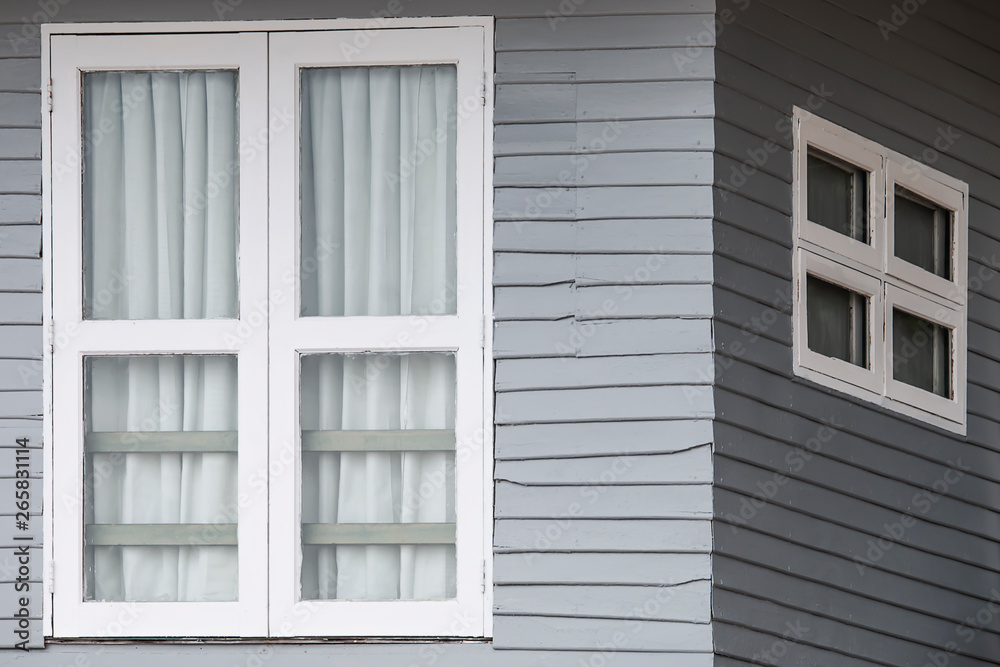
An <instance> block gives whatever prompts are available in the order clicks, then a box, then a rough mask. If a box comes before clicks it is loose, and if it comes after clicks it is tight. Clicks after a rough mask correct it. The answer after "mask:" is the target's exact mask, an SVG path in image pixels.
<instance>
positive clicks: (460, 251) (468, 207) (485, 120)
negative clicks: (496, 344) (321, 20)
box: [269, 25, 492, 637]
mask: <svg viewBox="0 0 1000 667" xmlns="http://www.w3.org/2000/svg"><path fill="white" fill-rule="evenodd" d="M491 44H492V30H489V29H488V26H486V25H480V26H463V27H452V28H425V29H420V30H400V31H391V32H384V33H378V34H374V35H371V36H369V35H367V34H366V33H364V32H361V31H350V30H344V31H330V32H323V33H316V32H274V33H271V34H270V54H271V57H270V92H271V115H272V117H277V116H279V115H286V114H288V113H292V114H294V116H295V119H296V120H295V123H294V124H293V126H292V127H290V128H288V129H287V130H286V131H283V132H277V133H273V134H272V136H271V154H270V159H271V168H270V173H271V189H270V244H269V246H270V275H271V288H272V297H275V298H272V314H271V317H270V359H271V382H270V391H271V403H270V407H271V431H270V442H271V469H272V471H274V470H277V469H279V468H280V469H281V470H282V473H281V474H272V477H271V480H270V496H271V511H270V517H271V524H270V525H271V542H270V563H271V570H270V571H271V578H270V634H271V636H275V637H295V636H316V635H319V636H327V637H345V636H347V637H356V636H392V637H412V636H418V637H419V636H424V637H427V636H451V637H455V636H458V637H482V636H484V634H485V633H486V632H487V627H486V618H487V616H488V610H487V608H486V604H487V596H486V589H487V587H486V586H485V585H484V581H485V580H484V577H485V576H487V573H486V572H485V567H486V561H487V560H488V549H489V542H490V540H491V535H490V532H491V531H490V530H488V526H490V525H491V521H485V520H484V516H486V515H485V514H484V509H486V508H488V510H489V515H490V516H491V515H492V508H491V500H490V498H489V495H490V494H489V493H488V492H487V490H488V489H489V487H488V486H487V484H488V477H487V476H486V475H484V472H485V470H486V468H487V463H488V462H489V461H490V460H491V456H490V455H489V451H488V448H491V438H490V437H489V436H488V435H487V434H486V431H487V430H489V428H488V426H487V425H488V424H489V421H484V417H485V418H486V419H489V417H488V415H489V412H487V411H486V410H485V408H484V406H485V405H486V403H487V401H488V400H490V397H491V392H490V390H489V388H490V386H491V385H490V383H491V378H490V377H489V371H488V370H487V367H488V366H489V363H488V359H487V358H486V357H485V356H484V335H485V330H484V326H486V324H487V322H486V320H485V319H484V313H486V312H489V310H488V309H487V308H486V305H487V303H488V301H487V299H488V296H487V285H488V284H489V281H488V280H487V278H488V275H489V273H488V267H487V265H486V263H485V262H484V241H485V233H486V230H487V229H488V221H489V219H490V218H489V217H484V212H485V211H486V210H487V204H488V202H489V201H490V197H489V193H490V188H491V183H490V180H491V179H490V176H489V174H490V171H489V169H488V168H487V167H486V165H488V160H489V154H488V153H487V152H486V149H485V147H486V146H487V143H486V137H487V136H488V132H489V128H490V123H491V119H490V118H489V117H488V115H487V113H486V107H485V103H486V100H485V99H484V93H485V91H484V85H486V82H487V78H486V74H485V72H491V71H492V64H491V63H489V62H488V61H487V60H486V58H487V54H489V53H491ZM360 47H363V48H360ZM445 63H453V64H455V65H456V66H457V84H458V95H457V102H458V109H456V113H457V114H458V136H457V142H458V143H457V149H456V152H457V178H458V189H457V192H458V206H457V217H458V219H457V223H458V224H457V259H458V266H457V281H458V285H457V290H456V293H457V298H458V303H457V312H456V314H455V315H442V316H435V315H428V316H402V317H299V315H298V313H299V312H300V307H299V304H300V295H299V279H298V276H299V262H300V258H299V248H300V244H299V234H300V229H299V227H300V226H299V214H298V205H299V200H300V197H299V145H298V144H299V99H300V97H299V93H300V91H299V86H300V70H301V68H303V67H337V66H351V67H357V66H378V65H419V64H445ZM485 256H488V252H487V254H486V255H485ZM289 276H291V277H292V279H291V280H289V278H288V277H289ZM276 289H277V290H284V291H283V292H281V294H280V298H277V297H276V296H275V290H276ZM406 351H451V352H454V353H455V359H456V381H457V384H458V386H457V390H456V396H457V401H458V404H457V407H456V421H455V431H456V434H455V435H456V441H457V452H456V485H457V491H456V493H457V502H456V512H457V527H456V553H457V598H456V599H454V600H436V601H414V600H403V601H400V600H391V601H358V600H306V601H303V600H300V571H301V564H302V555H301V544H300V537H301V531H300V518H299V517H300V504H301V503H300V490H301V482H300V476H301V475H300V472H301V471H300V464H301V443H300V436H299V424H298V415H299V404H298V394H299V359H300V355H302V354H307V353H309V354H311V353H323V352H328V353H337V352H375V353H378V352H383V353H393V352H406ZM289 460H291V461H293V463H292V464H291V465H288V461H289Z"/></svg>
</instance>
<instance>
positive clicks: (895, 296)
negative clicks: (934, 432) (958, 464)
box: [885, 284, 967, 423]
mask: <svg viewBox="0 0 1000 667" xmlns="http://www.w3.org/2000/svg"><path fill="white" fill-rule="evenodd" d="M894 308H895V309H897V310H902V311H905V312H907V313H910V314H911V315H916V316H917V317H921V318H923V319H925V320H927V321H929V322H933V323H935V324H939V325H941V326H943V327H945V328H947V329H950V330H951V332H952V333H951V360H950V362H951V364H950V365H951V378H950V380H951V386H952V389H953V396H952V398H945V397H944V396H938V395H937V394H934V393H931V392H929V391H925V390H923V389H920V388H918V387H914V386H912V385H909V384H907V383H905V382H900V381H899V380H896V379H895V378H893V375H892V361H893V349H892V344H893V331H892V326H893V317H892V311H893V309H894ZM885 341H886V343H885V345H886V354H885V377H886V395H887V396H888V397H889V398H890V399H892V400H894V401H899V402H900V403H905V404H907V405H910V406H913V407H915V408H918V409H920V410H925V411H927V412H929V413H932V414H937V415H941V416H942V417H944V418H946V419H949V420H951V421H953V422H956V423H961V422H963V421H964V419H965V408H966V387H965V382H966V342H967V331H966V322H965V315H964V313H963V312H962V310H961V309H959V308H955V307H948V306H943V305H941V304H940V303H937V302H934V301H931V300H930V299H926V298H924V297H922V296H920V295H918V294H915V293H913V292H911V291H907V290H905V289H902V288H900V287H898V286H896V285H892V284H888V285H886V287H885Z"/></svg>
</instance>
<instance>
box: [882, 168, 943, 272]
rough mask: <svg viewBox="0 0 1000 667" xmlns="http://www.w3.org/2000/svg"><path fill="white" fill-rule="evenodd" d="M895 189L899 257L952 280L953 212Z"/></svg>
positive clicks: (896, 244)
mask: <svg viewBox="0 0 1000 667" xmlns="http://www.w3.org/2000/svg"><path fill="white" fill-rule="evenodd" d="M914 196H915V195H911V194H910V193H908V192H906V190H903V189H902V188H899V187H897V188H896V198H895V209H896V219H895V220H894V221H893V224H894V225H895V234H894V236H895V239H896V241H895V249H894V252H895V253H896V257H899V258H900V259H903V260H906V261H907V262H909V263H910V264H916V265H917V266H919V267H920V268H921V269H923V270H924V271H930V272H931V273H933V274H934V275H937V276H941V277H942V278H948V279H950V278H951V211H947V210H945V209H943V208H940V207H938V206H935V205H933V204H930V202H924V201H923V200H920V201H917V199H914Z"/></svg>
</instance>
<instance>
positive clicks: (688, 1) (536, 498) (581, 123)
mask: <svg viewBox="0 0 1000 667" xmlns="http://www.w3.org/2000/svg"><path fill="white" fill-rule="evenodd" d="M401 5H402V7H403V12H402V14H403V15H430V14H434V15H443V16H447V15H477V14H492V15H496V16H497V23H496V90H495V93H496V109H495V121H496V126H495V132H494V154H495V186H496V189H495V222H494V226H493V235H494V236H493V238H494V245H495V251H496V254H495V257H494V261H495V272H494V276H493V281H494V285H495V316H496V326H495V344H494V350H493V354H494V357H495V359H496V392H497V394H496V423H497V425H496V443H495V444H496V459H497V463H496V478H497V482H496V487H495V494H496V501H495V508H496V509H495V519H496V522H495V551H496V554H495V561H494V567H495V576H494V584H495V588H494V591H495V617H494V638H493V641H492V642H480V643H475V642H471V643H464V644H461V643H448V642H444V643H433V644H397V645H377V644H371V645H365V644H355V645H346V646H326V645H315V644H314V645H309V646H298V647H296V646H289V645H283V646H277V647H268V648H264V647H263V646H262V645H254V646H239V647H234V646H224V645H210V646H168V647H164V646H150V645H143V646H141V647H139V648H136V647H126V646H102V647H101V648H95V647H93V646H80V645H75V644H59V643H54V644H50V646H49V647H48V648H47V649H46V650H45V651H43V652H35V653H31V654H28V655H27V656H21V655H18V656H17V660H18V663H17V664H23V665H57V664H70V663H74V661H77V660H80V659H82V657H83V656H86V657H89V658H90V659H92V658H93V657H94V656H95V655H97V654H99V655H100V660H99V664H102V665H111V666H113V665H118V664H133V663H134V661H135V659H136V657H137V656H141V658H142V659H144V660H152V661H153V662H155V663H159V662H163V663H166V662H169V663H170V664H174V663H175V662H176V661H177V659H178V658H180V659H182V660H184V661H185V663H186V664H191V665H192V666H194V665H216V664H219V663H220V662H221V661H225V662H226V663H227V664H228V663H229V662H233V663H235V662H237V661H238V662H240V664H243V662H244V661H246V664H254V663H252V662H250V660H252V656H253V655H257V656H258V657H260V658H261V659H262V660H267V659H268V658H269V657H270V656H276V657H279V659H280V664H283V665H284V664H290V665H311V664H319V663H320V662H322V663H323V664H326V662H327V661H329V660H331V659H334V660H336V661H337V664H343V665H374V664H390V663H391V664H400V665H409V666H411V667H417V666H424V665H427V666H429V665H468V664H476V665H545V666H551V667H563V666H565V667H571V666H572V667H577V666H578V665H600V664H611V663H613V664H618V665H628V666H630V667H631V666H635V667H647V666H648V667H653V666H654V665H662V664H664V660H666V661H667V662H668V663H669V664H670V665H672V667H708V665H711V664H712V662H713V653H712V647H713V645H712V629H711V624H710V620H711V605H710V595H711V592H710V585H711V582H710V579H711V564H710V563H711V561H710V552H711V545H712V492H711V484H712V479H713V469H712V454H711V449H712V438H713V429H712V422H711V419H712V417H713V415H714V407H713V399H712V388H711V383H712V378H713V375H714V373H713V354H712V326H711V318H712V315H713V307H712V298H713V294H712V287H711V284H712V281H713V269H712V254H713V243H712V216H713V206H714V204H713V196H712V192H713V188H712V182H713V175H714V170H713V166H712V161H713V157H712V155H713V153H712V151H713V147H714V132H715V130H714V123H713V115H714V104H713V95H714V91H713V86H714V84H713V80H714V58H713V53H712V45H713V41H714V36H713V31H712V25H713V20H714V19H713V12H714V8H715V2H714V0H669V1H668V2H658V3H651V2H649V1H648V0H574V1H573V2H571V1H570V0H565V1H562V0H551V1H549V2H537V1H536V0H515V1H512V2H502V3H501V2H495V3H493V2H483V1H476V2H466V1H461V0H434V1H433V2H427V1H423V0H422V1H421V2H413V3H409V2H405V1H403V2H401ZM58 6H59V10H58V14H57V15H56V16H55V17H54V19H53V20H57V21H108V20H114V21H128V20H206V19H217V18H223V19H227V20H240V19H265V18H267V19H277V18H308V17H315V18H333V16H332V14H331V13H332V12H334V11H336V12H337V13H338V14H339V15H341V16H360V17H366V16H370V15H371V12H372V10H375V11H378V10H381V9H384V8H385V7H386V6H387V3H384V2H380V3H373V2H362V1H360V0H356V1H354V2H350V3H339V4H338V5H337V7H336V8H335V9H330V8H329V5H328V3H324V2H320V1H319V0H286V1H285V2H282V3H274V2H272V1H271V0H242V2H240V1H239V0H220V2H216V3H213V2H210V1H209V0H203V1H202V0H199V1H196V2H173V3H156V4H150V3H135V2H130V1H127V0H102V1H100V2H99V1H98V0H73V1H72V2H68V3H65V4H59V5H58ZM390 6H392V5H390ZM220 8H222V10H223V11H222V13H221V14H219V10H220ZM36 11H38V8H37V6H36V4H35V3H34V2H32V1H29V0H17V1H14V2H5V3H3V4H2V5H0V22H3V21H7V22H9V23H10V24H11V25H9V26H5V27H2V28H0V38H3V37H5V36H7V35H8V34H9V33H10V32H14V33H15V34H21V31H22V29H25V28H24V26H23V25H21V24H20V23H19V22H20V21H21V17H22V16H28V17H30V16H31V15H32V14H33V13H34V12H36ZM29 31H30V30H29ZM16 45H17V49H16V50H15V49H14V48H13V47H12V44H11V42H10V41H9V40H6V39H0V55H3V56H4V57H5V58H6V60H5V62H9V63H11V66H10V67H9V68H2V66H0V69H2V70H3V71H0V119H2V120H0V158H2V161H0V182H2V183H3V184H4V189H3V194H2V195H0V225H2V226H0V230H7V233H8V236H7V237H5V239H4V247H5V248H9V251H6V252H5V253H4V254H3V255H2V257H3V258H4V259H0V290H4V289H7V286H10V289H11V290H12V293H13V294H16V295H21V294H25V296H11V297H6V296H5V293H0V326H3V327H4V328H2V329H0V350H2V351H3V352H2V353H0V356H4V357H8V356H9V357H11V359H12V361H10V362H7V361H3V360H0V374H2V376H3V380H2V381H0V391H2V392H9V393H0V417H3V416H12V417H25V416H27V415H29V414H31V415H34V414H37V412H38V411H40V409H41V405H40V398H39V397H40V384H39V383H38V381H37V380H36V379H34V378H29V382H28V383H27V385H26V386H24V387H21V386H19V385H16V384H15V385H14V386H9V385H12V383H14V379H12V378H11V377H10V376H9V375H8V371H10V370H11V369H16V367H17V365H18V364H21V363H22V362H24V361H27V362H29V363H33V362H32V360H33V359H35V358H36V357H37V354H38V350H39V349H40V345H41V336H40V333H39V331H38V327H37V326H36V325H35V324H33V323H35V320H34V319H33V318H35V316H36V313H37V312H38V309H39V308H40V306H41V297H40V296H39V294H38V292H39V290H38V270H39V269H38V267H39V264H38V245H39V234H38V231H37V228H38V224H37V223H38V218H39V210H40V209H39V206H38V195H39V190H38V184H37V181H38V173H39V162H38V160H39V158H40V134H39V130H38V127H39V120H38V118H37V107H38V101H39V100H38V86H39V82H38V80H37V70H38V67H39V66H38V59H37V54H38V50H39V47H38V44H37V41H32V42H30V43H21V42H20V41H17V42H16ZM33 77H34V78H33ZM8 81H9V82H11V85H17V86H19V88H17V89H16V90H10V91H9V92H10V95H8V94H7V89H6V88H5V87H4V86H5V85H7V84H5V82H8ZM32 105H33V106H32ZM29 108H30V110H31V111H32V113H33V114H34V115H32V114H29V113H28V112H27V110H28V109H29ZM8 119H9V120H8ZM8 253H9V254H8ZM8 298H9V299H10V300H11V301H10V304H11V305H16V308H14V309H13V310H12V309H11V308H7V307H6V304H7V301H5V299H8ZM16 299H25V301H24V302H23V303H20V302H18V303H16V304H15V303H14V300H16ZM5 318H6V319H5ZM8 319H9V320H11V323H10V325H9V326H8V325H3V324H2V323H3V322H6V321H7V320H8ZM26 320H28V321H30V323H29V322H26ZM15 379H16V378H15ZM36 400H37V401H38V406H37V408H35V407H30V406H34V405H35V403H33V401H36ZM29 407H30V409H29ZM0 465H3V459H0ZM0 492H2V485H0ZM0 600H2V598H0ZM95 662H97V661H95ZM273 662H279V661H273Z"/></svg>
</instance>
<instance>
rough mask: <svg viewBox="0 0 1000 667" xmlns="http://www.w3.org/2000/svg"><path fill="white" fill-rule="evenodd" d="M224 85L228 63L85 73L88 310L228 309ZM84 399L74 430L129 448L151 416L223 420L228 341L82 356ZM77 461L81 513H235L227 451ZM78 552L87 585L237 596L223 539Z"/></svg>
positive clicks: (230, 260)
mask: <svg viewBox="0 0 1000 667" xmlns="http://www.w3.org/2000/svg"><path fill="white" fill-rule="evenodd" d="M236 88H237V80H236V73H235V72H223V71H220V72H98V73H88V74H86V75H85V79H84V155H85V159H84V211H83V215H84V249H83V252H84V313H85V316H86V317H87V318H88V319H117V320H139V319H197V318H219V317H227V318H231V317H235V316H236V314H237V302H238V300H237V277H236V257H237V253H236V245H237V224H236V219H237V189H238V188H237V178H238V174H237V166H238V162H237V103H236V97H237V92H236ZM87 400H88V416H87V418H88V423H87V428H88V432H92V433H101V432H125V433H128V434H130V435H129V437H128V438H125V439H123V440H122V442H125V443H129V442H130V443H133V444H134V443H140V442H141V443H143V446H144V448H154V449H155V447H156V443H157V442H158V440H157V437H156V434H157V433H159V432H164V431H185V432H199V431H235V430H236V361H235V357H205V356H200V357H199V356H186V357H181V356H159V357H130V358H125V357H120V358H113V357H112V358H97V357H92V358H90V359H89V360H88V385H87ZM195 437H196V436H192V438H195ZM174 449H175V450H176V449H177V448H176V447H175V448H174ZM180 449H181V450H183V446H182V447H181V448H180ZM87 474H88V479H87V490H88V491H89V497H88V502H87V505H86V510H85V511H86V513H87V516H86V517H85V518H86V522H87V523H88V524H90V523H96V524H172V523H205V524H212V523H232V522H235V521H236V514H235V510H236V504H235V500H236V454H235V452H232V453H224V452H219V453H186V452H184V451H170V452H167V453H136V452H134V451H129V447H127V446H125V447H123V448H122V451H117V452H111V453H108V452H107V451H101V452H93V453H89V456H88V466H87ZM88 557H89V559H90V560H89V562H88V566H87V567H88V572H87V579H88V591H87V595H88V597H90V598H92V599H98V600H232V599H235V598H236V591H237V588H236V578H237V561H236V547H235V546H155V547H154V546H143V545H142V544H129V545H126V546H101V545H97V546H92V547H91V549H89V550H88Z"/></svg>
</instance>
